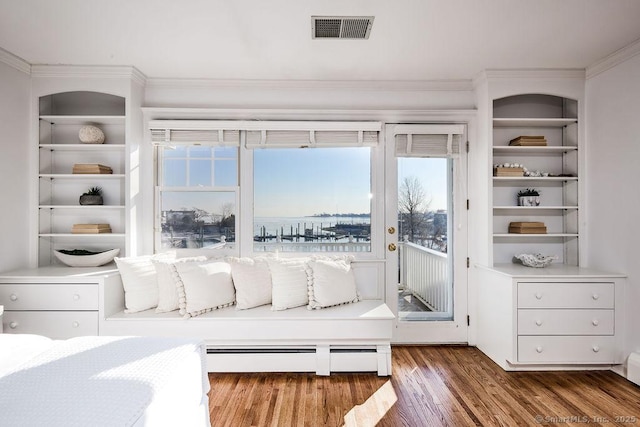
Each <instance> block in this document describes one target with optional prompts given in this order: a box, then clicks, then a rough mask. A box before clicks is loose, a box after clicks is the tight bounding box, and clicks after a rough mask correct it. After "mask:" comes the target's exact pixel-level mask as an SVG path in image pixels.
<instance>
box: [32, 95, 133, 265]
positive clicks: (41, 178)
mask: <svg viewBox="0 0 640 427" xmlns="http://www.w3.org/2000/svg"><path fill="white" fill-rule="evenodd" d="M39 107H40V115H39V139H38V160H39V163H38V164H39V170H38V243H39V244H38V265H39V266H46V265H52V264H56V263H58V261H57V260H56V259H55V257H54V255H53V251H54V250H56V249H87V250H107V249H113V248H120V251H121V253H122V254H124V250H125V236H126V230H125V224H126V220H125V215H126V212H125V180H126V171H125V153H126V150H125V147H126V140H125V139H126V132H125V123H126V117H125V99H124V98H123V97H119V96H115V95H110V94H105V93H98V92H65V93H57V94H52V95H47V96H42V97H40V98H39ZM85 125H94V126H96V127H98V128H100V129H101V130H102V132H103V133H104V135H105V141H104V143H102V144H86V143H82V142H81V141H80V140H79V136H78V133H79V130H80V128H81V127H83V126H85ZM79 163H85V164H87V163H90V164H101V165H105V166H109V167H110V168H112V170H113V173H112V174H74V173H73V166H74V164H79ZM91 187H100V188H101V189H102V190H103V199H104V204H103V205H80V204H79V197H80V195H81V194H82V193H84V192H86V191H87V190H88V189H89V188H91ZM79 223H85V224H86V223H96V224H102V223H108V224H110V226H111V229H112V232H111V233H104V234H74V233H72V232H71V230H72V227H73V224H79Z"/></svg>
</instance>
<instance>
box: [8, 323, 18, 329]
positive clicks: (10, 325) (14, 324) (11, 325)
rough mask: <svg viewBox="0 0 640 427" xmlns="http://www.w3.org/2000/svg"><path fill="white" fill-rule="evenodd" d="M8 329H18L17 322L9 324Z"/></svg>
mask: <svg viewBox="0 0 640 427" xmlns="http://www.w3.org/2000/svg"><path fill="white" fill-rule="evenodd" d="M9 327H10V328H11V329H15V328H17V327H18V322H11V323H9Z"/></svg>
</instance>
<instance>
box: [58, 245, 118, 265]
mask: <svg viewBox="0 0 640 427" xmlns="http://www.w3.org/2000/svg"><path fill="white" fill-rule="evenodd" d="M53 253H54V254H55V256H56V258H58V260H60V262H62V263H63V264H65V265H68V266H69V267H99V266H101V265H105V264H108V263H110V262H111V261H113V259H114V258H115V257H116V256H118V254H119V253H120V249H118V248H116V249H109V250H106V251H103V252H91V251H85V250H82V249H73V250H64V249H60V250H57V251H53Z"/></svg>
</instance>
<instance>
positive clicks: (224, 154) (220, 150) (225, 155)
mask: <svg viewBox="0 0 640 427" xmlns="http://www.w3.org/2000/svg"><path fill="white" fill-rule="evenodd" d="M215 157H216V159H237V158H238V148H237V147H216V149H215Z"/></svg>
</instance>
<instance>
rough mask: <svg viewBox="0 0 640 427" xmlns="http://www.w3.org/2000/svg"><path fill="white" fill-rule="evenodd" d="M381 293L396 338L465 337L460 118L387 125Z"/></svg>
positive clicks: (462, 134)
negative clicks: (456, 121)
mask: <svg viewBox="0 0 640 427" xmlns="http://www.w3.org/2000/svg"><path fill="white" fill-rule="evenodd" d="M385 132H386V135H385V136H386V138H385V140H386V144H385V146H386V149H385V194H386V197H385V205H386V206H385V236H386V238H385V246H386V267H387V268H386V300H387V304H388V305H389V307H390V308H391V310H392V311H393V312H394V314H395V315H396V324H395V326H396V327H395V329H394V337H393V342H395V343H416V344H417V343H466V342H467V341H468V339H467V329H468V327H467V202H466V201H467V194H466V188H467V185H466V183H467V173H466V171H467V163H466V150H465V149H464V147H465V144H464V143H465V142H466V127H465V126H464V125H443V124H438V125H387V126H386V131H385Z"/></svg>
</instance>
